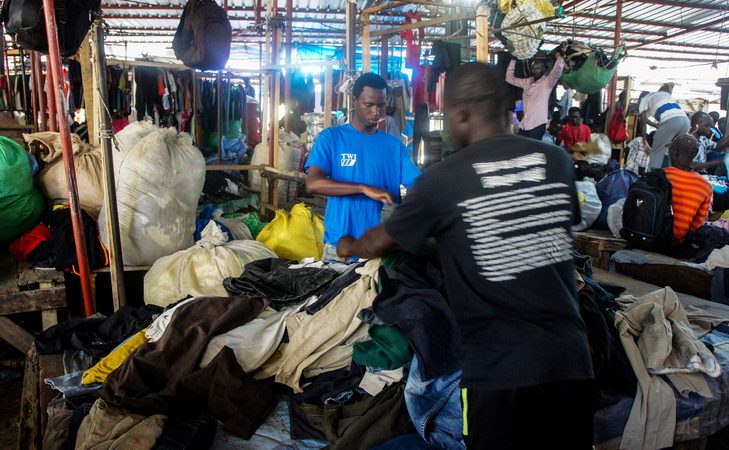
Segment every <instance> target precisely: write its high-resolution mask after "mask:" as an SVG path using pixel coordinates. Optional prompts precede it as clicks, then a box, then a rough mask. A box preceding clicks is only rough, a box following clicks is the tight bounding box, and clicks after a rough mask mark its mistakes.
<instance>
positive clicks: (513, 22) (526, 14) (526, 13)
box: [496, 0, 554, 59]
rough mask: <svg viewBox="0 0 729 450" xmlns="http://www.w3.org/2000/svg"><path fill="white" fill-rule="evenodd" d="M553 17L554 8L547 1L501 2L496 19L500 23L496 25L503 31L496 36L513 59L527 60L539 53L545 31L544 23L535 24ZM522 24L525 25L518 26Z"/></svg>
mask: <svg viewBox="0 0 729 450" xmlns="http://www.w3.org/2000/svg"><path fill="white" fill-rule="evenodd" d="M502 15H503V18H502ZM553 15H554V6H553V5H552V3H551V2H550V1H549V0H516V1H515V2H514V1H508V2H501V3H500V5H499V11H498V12H497V17H496V19H497V22H498V20H499V19H500V20H501V23H500V24H498V23H497V27H498V28H501V29H505V30H504V31H502V32H499V33H496V35H497V37H499V39H501V41H502V42H503V44H504V47H506V49H507V50H508V51H509V53H511V54H512V55H513V56H514V57H515V58H517V59H529V58H531V57H532V56H534V55H536V54H537V51H539V47H540V46H541V44H542V36H543V35H544V32H545V31H546V30H547V22H546V21H543V22H539V23H535V22H537V21H539V20H543V19H544V18H545V17H551V16H553ZM522 23H524V24H527V25H521V26H520V24H522ZM512 27H513V28H512ZM507 28H508V29H507Z"/></svg>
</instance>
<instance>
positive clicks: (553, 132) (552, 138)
mask: <svg viewBox="0 0 729 450" xmlns="http://www.w3.org/2000/svg"><path fill="white" fill-rule="evenodd" d="M557 114H558V115H559V113H557ZM561 132H562V121H561V120H560V118H559V117H557V120H554V118H553V119H552V121H551V122H549V126H548V127H547V132H546V133H544V136H543V137H542V142H546V143H548V144H555V145H556V144H557V138H558V137H559V134H560V133H561Z"/></svg>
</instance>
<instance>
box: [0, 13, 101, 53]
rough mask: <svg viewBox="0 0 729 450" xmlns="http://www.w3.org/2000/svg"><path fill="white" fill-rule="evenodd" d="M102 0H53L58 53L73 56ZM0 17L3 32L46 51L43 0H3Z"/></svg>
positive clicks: (28, 46)
mask: <svg viewBox="0 0 729 450" xmlns="http://www.w3.org/2000/svg"><path fill="white" fill-rule="evenodd" d="M100 5H101V0H56V3H55V6H56V26H57V27H58V46H59V47H60V50H61V56H63V57H67V56H73V55H75V54H76V52H77V51H78V49H79V47H81V43H82V42H83V40H84V38H85V37H86V35H87V34H88V32H89V29H90V28H91V23H92V22H93V18H92V11H98V10H99V6H100ZM0 20H2V22H3V23H4V24H5V32H6V33H8V34H9V35H11V36H13V38H14V39H15V43H16V44H18V46H19V47H21V48H24V49H26V50H35V51H38V52H41V53H48V37H47V35H46V20H45V17H44V15H43V0H4V1H3V6H2V10H0Z"/></svg>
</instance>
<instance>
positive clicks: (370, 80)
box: [352, 72, 387, 98]
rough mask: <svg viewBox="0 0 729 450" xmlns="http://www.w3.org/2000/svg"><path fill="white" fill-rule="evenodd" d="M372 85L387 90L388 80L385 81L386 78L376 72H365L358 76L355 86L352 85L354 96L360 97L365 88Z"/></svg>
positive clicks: (373, 87) (374, 87)
mask: <svg viewBox="0 0 729 450" xmlns="http://www.w3.org/2000/svg"><path fill="white" fill-rule="evenodd" d="M366 87H371V88H372V89H377V90H380V89H385V90H387V81H385V79H384V78H382V77H381V76H379V75H377V74H376V73H372V72H369V73H363V74H362V75H360V76H359V78H357V80H356V81H355V82H354V87H352V96H353V97H354V98H358V97H359V96H360V94H361V93H362V91H364V88H366Z"/></svg>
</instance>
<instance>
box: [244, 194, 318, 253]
mask: <svg viewBox="0 0 729 450" xmlns="http://www.w3.org/2000/svg"><path fill="white" fill-rule="evenodd" d="M256 240H257V241H258V242H262V243H263V244H266V246H268V247H269V248H270V249H272V250H273V251H274V252H276V254H277V255H278V256H279V257H281V258H286V259H295V260H302V259H304V258H315V259H317V260H320V259H321V256H322V253H323V252H324V242H323V240H324V220H322V218H321V216H319V215H317V214H314V213H312V212H311V210H309V208H307V207H306V205H304V204H303V203H298V204H296V205H294V206H293V207H292V208H291V212H290V213H289V212H287V211H285V210H283V209H279V210H278V211H276V217H274V219H273V220H272V221H271V223H269V224H268V225H266V227H265V228H264V229H263V230H261V233H260V234H259V235H258V238H256Z"/></svg>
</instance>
